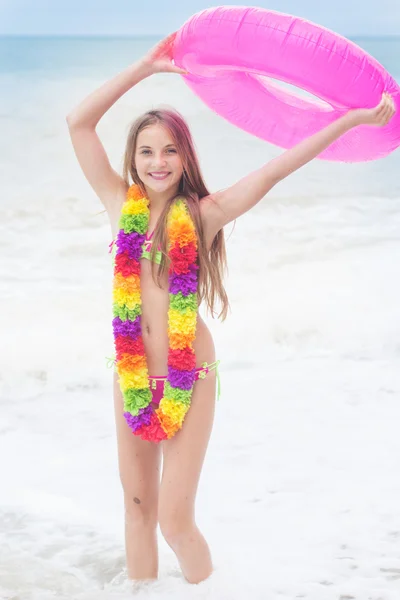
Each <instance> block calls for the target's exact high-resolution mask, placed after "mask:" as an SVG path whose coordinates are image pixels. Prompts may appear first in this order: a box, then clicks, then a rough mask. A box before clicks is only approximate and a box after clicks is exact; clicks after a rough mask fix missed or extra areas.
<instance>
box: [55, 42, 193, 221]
mask: <svg viewBox="0 0 400 600" xmlns="http://www.w3.org/2000/svg"><path fill="white" fill-rule="evenodd" d="M175 35H176V33H172V34H170V35H169V36H168V37H166V38H164V39H163V40H161V41H160V42H159V43H158V44H157V45H156V46H154V48H152V49H151V50H150V51H149V52H148V54H146V56H144V57H143V58H142V59H141V60H140V61H138V62H136V63H134V64H133V65H131V66H129V67H128V68H127V69H125V70H124V71H122V72H121V73H119V74H118V75H116V76H115V77H113V78H112V79H111V80H109V81H107V82H106V83H104V84H103V85H102V86H101V87H100V88H98V89H97V90H95V91H94V92H92V93H91V94H90V95H89V96H88V97H87V98H85V99H84V100H83V101H82V102H81V103H80V104H79V105H78V106H77V107H76V108H74V109H73V110H72V111H71V112H70V113H69V114H68V116H67V123H68V127H69V132H70V136H71V140H72V144H73V147H74V150H75V154H76V156H77V159H78V161H79V164H80V166H81V168H82V171H83V173H84V175H85V177H86V179H87V180H88V182H89V183H90V185H91V186H92V188H93V189H94V191H95V192H96V194H97V196H98V197H99V198H100V200H101V201H102V203H103V204H104V206H105V208H106V209H107V211H108V212H109V213H110V212H113V211H114V210H119V204H120V202H119V201H118V198H124V197H125V187H126V184H125V182H124V180H123V179H122V177H121V176H120V175H119V174H118V173H117V172H116V171H114V169H113V168H112V167H111V164H110V161H109V159H108V156H107V154H106V152H105V149H104V147H103V144H102V143H101V141H100V139H99V137H98V135H97V133H96V126H97V123H98V122H99V121H100V119H101V117H102V116H103V115H104V114H105V113H106V112H107V111H108V109H109V108H111V106H112V105H113V104H114V103H115V102H116V101H117V100H118V99H119V98H120V97H121V96H122V95H123V94H125V92H127V91H128V90H129V89H131V88H132V87H133V86H134V85H136V84H137V83H139V81H141V80H142V79H145V78H146V77H148V76H150V75H151V74H153V73H160V72H172V73H186V71H184V70H183V69H180V68H179V67H176V66H175V65H174V64H173V63H172V58H171V57H172V45H173V41H174V37H175Z"/></svg>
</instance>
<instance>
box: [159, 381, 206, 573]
mask: <svg viewBox="0 0 400 600" xmlns="http://www.w3.org/2000/svg"><path fill="white" fill-rule="evenodd" d="M214 410H215V371H211V372H210V373H209V374H208V375H207V377H206V378H205V379H199V380H198V381H196V384H195V386H194V390H193V395H192V404H191V407H190V409H189V411H188V413H187V415H186V418H185V421H184V423H183V427H182V429H181V430H180V431H179V432H178V433H177V434H176V435H175V436H174V437H173V438H171V439H170V440H168V441H165V442H163V454H164V462H163V474H162V480H161V487H160V496H159V511H158V518H159V522H160V528H161V532H162V534H163V536H164V538H165V540H166V542H167V543H168V544H169V546H170V547H171V548H172V549H173V550H174V552H175V554H176V556H177V558H178V560H179V564H180V566H181V569H182V571H183V574H184V576H185V577H186V579H187V580H188V581H189V583H200V581H203V580H204V579H206V578H207V577H208V576H209V575H211V573H212V570H213V566H212V560H211V554H210V550H209V547H208V545H207V542H206V540H205V539H204V537H203V535H202V534H201V532H200V531H199V529H198V527H197V525H196V522H195V500H196V492H197V487H198V483H199V478H200V474H201V469H202V466H203V462H204V457H205V453H206V450H207V446H208V441H209V439H210V434H211V430H212V425H213V421H214Z"/></svg>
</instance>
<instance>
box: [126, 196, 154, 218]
mask: <svg viewBox="0 0 400 600" xmlns="http://www.w3.org/2000/svg"><path fill="white" fill-rule="evenodd" d="M146 212H147V213H149V212H150V211H149V208H148V202H147V200H146V199H145V198H143V199H141V200H136V199H135V198H131V199H130V200H127V201H126V202H125V204H124V205H123V207H122V210H121V213H122V214H124V215H138V214H146Z"/></svg>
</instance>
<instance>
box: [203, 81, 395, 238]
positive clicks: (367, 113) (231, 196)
mask: <svg viewBox="0 0 400 600" xmlns="http://www.w3.org/2000/svg"><path fill="white" fill-rule="evenodd" d="M394 113H395V106H394V102H393V100H392V98H391V97H390V96H389V95H387V94H385V93H384V94H383V96H382V100H381V102H380V103H379V104H378V106H376V107H375V108H371V109H354V110H350V111H349V112H348V113H346V114H345V115H344V116H342V117H340V118H339V119H337V120H336V121H334V122H333V123H330V124H329V125H328V126H327V127H325V128H324V129H322V130H321V131H318V132H317V133H315V134H313V135H312V136H310V137H309V138H307V139H305V140H303V141H302V142H300V143H299V144H297V145H296V146H294V147H293V148H290V150H286V151H285V152H284V153H283V154H281V155H280V156H278V157H277V158H274V159H273V160H271V161H269V162H268V163H267V164H265V165H264V166H263V167H261V168H260V169H257V171H253V172H252V173H250V174H249V175H246V176H245V177H243V178H242V179H240V180H239V181H238V182H237V183H235V184H234V185H232V186H231V187H229V188H226V189H224V190H221V191H219V192H216V193H213V194H211V196H210V202H209V203H208V204H209V210H208V211H207V214H208V217H207V218H208V219H212V221H213V227H214V229H215V228H216V227H217V226H218V227H219V228H221V227H223V226H224V225H226V224H227V223H229V222H230V221H233V220H234V219H237V217H239V216H240V215H242V214H244V213H245V212H247V211H248V210H250V209H251V208H252V207H253V206H255V204H257V202H259V201H260V200H261V199H262V198H263V197H264V196H265V195H266V194H267V193H268V192H269V190H270V189H271V188H272V187H273V186H274V185H276V184H277V183H278V182H279V181H281V180H282V179H284V178H285V177H287V176H288V175H290V173H293V172H294V171H296V170H297V169H299V168H300V167H302V166H303V165H305V164H306V163H308V162H309V161H310V160H312V159H313V158H315V157H316V156H318V154H320V153H321V152H322V151H323V150H325V148H327V147H328V146H329V145H330V144H332V142H334V141H335V140H336V139H337V138H339V137H340V136H341V135H343V134H344V133H345V132H346V131H348V130H349V129H351V128H352V127H356V126H357V125H377V126H383V125H386V124H387V123H388V122H389V121H390V119H391V118H392V116H393V115H394ZM211 201H212V202H211Z"/></svg>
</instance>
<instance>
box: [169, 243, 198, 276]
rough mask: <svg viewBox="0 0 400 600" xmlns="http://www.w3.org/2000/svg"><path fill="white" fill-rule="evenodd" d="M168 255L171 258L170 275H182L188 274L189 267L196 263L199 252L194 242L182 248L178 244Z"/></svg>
mask: <svg viewBox="0 0 400 600" xmlns="http://www.w3.org/2000/svg"><path fill="white" fill-rule="evenodd" d="M168 254H169V257H170V258H171V265H170V269H169V272H170V274H171V273H176V274H177V275H182V274H183V273H188V272H189V265H191V264H193V263H195V262H196V257H197V250H196V246H195V244H194V243H193V242H192V243H190V244H187V245H186V246H182V247H180V246H179V244H178V243H177V242H176V243H175V244H174V245H173V246H172V248H171V249H170V251H169V253H168Z"/></svg>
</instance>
